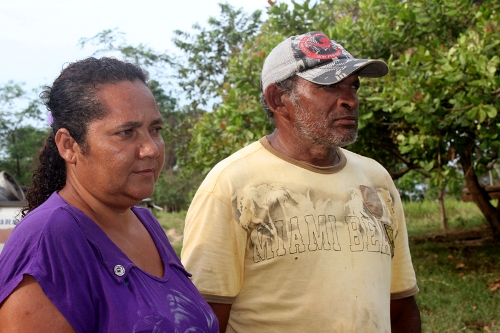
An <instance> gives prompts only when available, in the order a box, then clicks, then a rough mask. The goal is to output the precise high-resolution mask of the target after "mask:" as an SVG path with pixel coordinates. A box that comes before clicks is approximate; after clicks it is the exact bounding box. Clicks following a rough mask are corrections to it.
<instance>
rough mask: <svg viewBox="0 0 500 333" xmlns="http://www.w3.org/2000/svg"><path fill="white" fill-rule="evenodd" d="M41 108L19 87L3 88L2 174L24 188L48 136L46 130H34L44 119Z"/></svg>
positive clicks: (0, 104)
mask: <svg viewBox="0 0 500 333" xmlns="http://www.w3.org/2000/svg"><path fill="white" fill-rule="evenodd" d="M39 107H40V101H38V100H32V99H30V98H29V96H28V92H26V91H25V90H24V89H23V88H22V86H21V85H20V84H17V83H13V82H8V83H7V84H5V85H3V86H0V156H1V158H0V170H5V171H7V172H9V173H10V174H11V175H12V176H13V177H14V178H15V179H16V180H17V181H18V182H19V183H20V184H21V185H25V186H27V185H29V182H30V180H31V171H32V169H31V166H32V163H33V158H34V157H35V156H36V154H37V152H38V150H39V149H40V148H41V147H42V144H43V142H44V141H45V138H46V136H47V130H45V129H40V128H36V127H35V126H34V125H35V124H37V123H38V122H39V121H41V119H42V114H41V111H40V108H39ZM30 123H31V124H30Z"/></svg>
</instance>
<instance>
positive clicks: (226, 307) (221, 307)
mask: <svg viewBox="0 0 500 333" xmlns="http://www.w3.org/2000/svg"><path fill="white" fill-rule="evenodd" d="M208 305H210V307H211V308H212V310H214V313H215V316H216V317H217V319H218V320H219V333H225V332H226V327H227V322H228V320H229V312H230V311H231V304H223V303H210V302H209V303H208Z"/></svg>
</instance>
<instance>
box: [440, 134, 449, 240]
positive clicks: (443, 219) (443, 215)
mask: <svg viewBox="0 0 500 333" xmlns="http://www.w3.org/2000/svg"><path fill="white" fill-rule="evenodd" d="M439 141H440V142H441V136H439ZM441 166H442V165H441V145H439V146H438V186H439V190H438V202H439V210H440V211H441V228H443V230H444V231H448V221H447V219H446V210H445V208H444V190H443V188H444V185H443V175H442V174H441Z"/></svg>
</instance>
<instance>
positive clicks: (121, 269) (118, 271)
mask: <svg viewBox="0 0 500 333" xmlns="http://www.w3.org/2000/svg"><path fill="white" fill-rule="evenodd" d="M115 274H116V275H118V276H123V275H125V267H123V266H122V265H116V266H115Z"/></svg>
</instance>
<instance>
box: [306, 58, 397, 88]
mask: <svg viewBox="0 0 500 333" xmlns="http://www.w3.org/2000/svg"><path fill="white" fill-rule="evenodd" d="M388 72H389V67H388V66H387V64H386V63H385V62H383V61H381V60H369V59H337V60H334V61H332V62H328V63H326V64H324V65H322V66H318V67H314V68H311V69H309V70H307V71H304V72H299V73H297V75H298V76H300V77H302V78H304V79H306V80H307V81H310V82H314V83H317V84H322V85H329V84H334V83H337V82H340V81H342V80H343V79H345V78H346V77H348V76H349V75H351V74H353V73H357V74H358V75H359V76H362V77H373V78H375V77H382V76H384V75H386V74H387V73H388Z"/></svg>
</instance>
